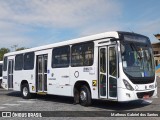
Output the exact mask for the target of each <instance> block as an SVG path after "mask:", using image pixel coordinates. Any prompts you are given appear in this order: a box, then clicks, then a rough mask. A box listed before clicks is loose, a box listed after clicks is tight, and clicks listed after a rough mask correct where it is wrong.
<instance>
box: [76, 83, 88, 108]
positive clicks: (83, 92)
mask: <svg viewBox="0 0 160 120" xmlns="http://www.w3.org/2000/svg"><path fill="white" fill-rule="evenodd" d="M79 99H80V104H81V105H82V106H89V105H91V92H90V90H89V88H88V87H87V86H85V85H84V86H82V87H81V89H80V94H79Z"/></svg>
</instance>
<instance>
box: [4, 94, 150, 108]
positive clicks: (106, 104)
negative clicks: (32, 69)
mask: <svg viewBox="0 0 160 120" xmlns="http://www.w3.org/2000/svg"><path fill="white" fill-rule="evenodd" d="M5 95H7V96H13V97H21V93H20V92H13V91H12V92H9V93H7V94H5ZM33 99H39V100H42V101H50V102H57V103H65V104H72V105H73V98H72V97H64V96H56V95H36V96H35V97H34V98H33ZM150 104H151V103H149V102H144V101H143V100H137V101H132V102H124V103H120V102H113V101H104V100H92V105H91V107H95V108H100V109H103V110H104V111H106V110H117V111H118V110H119V111H122V110H124V111H125V110H133V109H136V108H141V107H145V106H148V105H150Z"/></svg>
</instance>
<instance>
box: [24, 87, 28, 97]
mask: <svg viewBox="0 0 160 120" xmlns="http://www.w3.org/2000/svg"><path fill="white" fill-rule="evenodd" d="M23 95H24V96H27V95H28V89H27V88H26V87H24V88H23Z"/></svg>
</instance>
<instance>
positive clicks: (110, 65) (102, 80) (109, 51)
mask: <svg viewBox="0 0 160 120" xmlns="http://www.w3.org/2000/svg"><path fill="white" fill-rule="evenodd" d="M98 72H99V97H100V98H106V99H117V48H116V46H104V47H99V71H98Z"/></svg>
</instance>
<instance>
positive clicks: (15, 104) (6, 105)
mask: <svg viewBox="0 0 160 120" xmlns="http://www.w3.org/2000/svg"><path fill="white" fill-rule="evenodd" d="M3 105H6V106H18V105H20V104H3Z"/></svg>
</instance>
